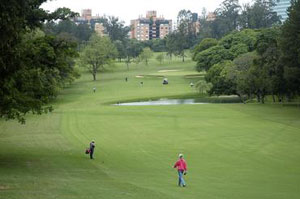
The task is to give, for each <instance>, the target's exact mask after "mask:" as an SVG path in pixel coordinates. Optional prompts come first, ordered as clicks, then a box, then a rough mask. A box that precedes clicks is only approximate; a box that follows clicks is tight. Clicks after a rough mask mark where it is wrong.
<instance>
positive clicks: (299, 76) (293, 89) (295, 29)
mask: <svg viewBox="0 0 300 199" xmlns="http://www.w3.org/2000/svg"><path fill="white" fill-rule="evenodd" d="M288 16H289V17H288V19H287V20H286V21H285V23H284V24H283V26H282V31H281V35H280V48H281V51H282V59H281V63H282V64H283V65H284V77H285V80H286V82H287V89H288V93H289V95H290V96H292V95H297V94H299V93H300V23H299V21H300V2H299V0H292V1H291V7H290V8H289V9H288Z"/></svg>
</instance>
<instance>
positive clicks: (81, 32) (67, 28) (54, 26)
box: [44, 20, 94, 43]
mask: <svg viewBox="0 0 300 199" xmlns="http://www.w3.org/2000/svg"><path fill="white" fill-rule="evenodd" d="M44 30H45V32H46V34H50V35H64V36H65V37H69V38H73V39H74V40H76V41H77V42H78V43H83V42H86V41H87V40H89V38H90V36H91V35H92V33H93V32H94V31H93V30H92V29H91V27H90V26H89V25H88V24H78V25H77V24H76V23H75V22H74V21H71V20H62V21H59V22H58V23H56V22H54V21H50V22H47V23H46V24H45V25H44Z"/></svg>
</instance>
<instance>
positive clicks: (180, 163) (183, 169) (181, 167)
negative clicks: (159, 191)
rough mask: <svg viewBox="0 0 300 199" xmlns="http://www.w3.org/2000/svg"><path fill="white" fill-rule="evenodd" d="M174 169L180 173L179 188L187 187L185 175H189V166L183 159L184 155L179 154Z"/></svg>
mask: <svg viewBox="0 0 300 199" xmlns="http://www.w3.org/2000/svg"><path fill="white" fill-rule="evenodd" d="M174 168H177V171H178V179H179V181H178V186H183V187H185V186H186V184H185V181H184V179H183V175H186V174H187V165H186V162H185V160H184V159H183V154H179V159H178V160H177V162H176V163H175V164H174Z"/></svg>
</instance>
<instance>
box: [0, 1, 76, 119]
mask: <svg viewBox="0 0 300 199" xmlns="http://www.w3.org/2000/svg"><path fill="white" fill-rule="evenodd" d="M43 2H45V0H41V1H32V0H23V1H20V0H11V1H4V2H1V5H0V13H1V16H0V30H1V37H0V117H3V118H6V119H18V120H19V121H20V122H25V119H24V115H25V114H27V113H29V112H33V113H38V114H40V113H44V112H48V111H49V110H51V109H52V107H51V106H45V105H46V104H47V102H49V100H50V99H52V98H54V97H55V96H56V94H57V92H56V91H57V90H58V89H60V88H61V87H60V85H62V84H63V83H64V82H66V81H67V80H66V79H71V74H70V73H69V72H71V73H72V72H73V70H74V68H73V66H72V62H71V59H72V58H73V57H74V56H75V52H74V51H73V50H74V45H73V44H71V43H69V42H68V41H63V40H61V39H56V38H54V37H48V36H45V35H42V36H41V35H39V36H28V34H31V33H32V32H34V31H35V30H36V28H41V27H42V24H43V23H44V22H45V21H46V20H47V21H52V20H58V19H61V20H65V19H67V18H69V17H74V16H76V13H73V12H71V11H70V9H67V8H60V9H57V10H56V11H54V12H53V13H47V12H46V11H44V10H43V9H41V8H40V5H41V4H42V3H43ZM28 38H30V39H28ZM54 73H55V75H54ZM64 77H67V78H66V79H65V78H64ZM57 82H59V83H57Z"/></svg>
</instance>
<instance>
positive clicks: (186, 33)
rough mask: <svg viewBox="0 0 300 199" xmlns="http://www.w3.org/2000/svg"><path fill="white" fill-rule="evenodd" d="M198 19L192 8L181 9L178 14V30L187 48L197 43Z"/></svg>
mask: <svg viewBox="0 0 300 199" xmlns="http://www.w3.org/2000/svg"><path fill="white" fill-rule="evenodd" d="M196 20H198V19H196ZM196 20H195V19H193V13H192V12H191V11H190V10H180V11H179V13H178V15H177V24H178V28H177V31H178V32H179V33H180V36H181V37H182V40H183V41H184V42H185V45H186V46H185V48H191V47H192V46H194V45H195V43H196V38H197V28H196V26H195V24H196V22H197V21H196Z"/></svg>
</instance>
